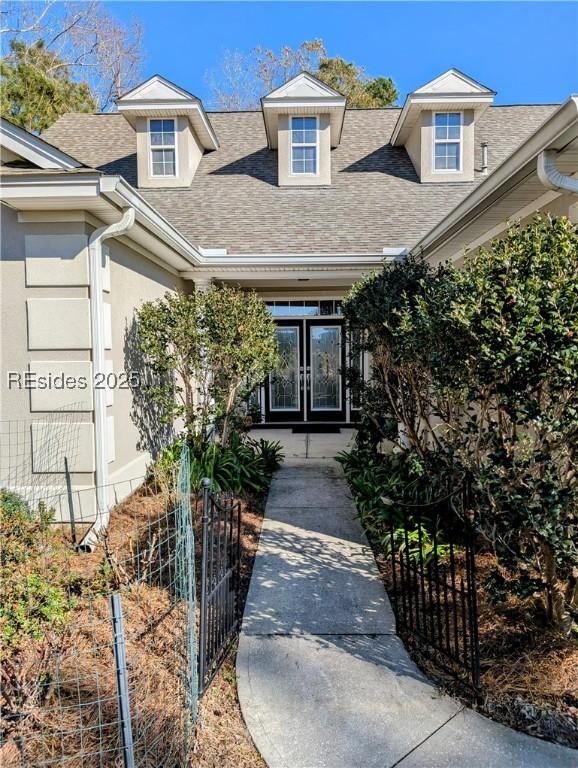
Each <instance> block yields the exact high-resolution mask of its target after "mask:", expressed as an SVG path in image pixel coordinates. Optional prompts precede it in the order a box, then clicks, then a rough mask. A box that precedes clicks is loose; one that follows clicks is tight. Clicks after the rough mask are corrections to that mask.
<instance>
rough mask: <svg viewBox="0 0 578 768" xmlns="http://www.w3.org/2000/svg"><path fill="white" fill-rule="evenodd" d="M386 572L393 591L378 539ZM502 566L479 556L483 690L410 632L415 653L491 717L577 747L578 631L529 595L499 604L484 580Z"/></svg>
mask: <svg viewBox="0 0 578 768" xmlns="http://www.w3.org/2000/svg"><path fill="white" fill-rule="evenodd" d="M369 538H370V544H371V546H372V548H373V551H374V554H375V558H376V561H377V564H378V567H379V571H380V574H381V576H382V579H383V581H384V584H385V586H386V589H387V590H388V591H391V563H390V560H389V558H388V557H386V556H385V555H384V554H383V552H381V551H380V548H379V544H378V543H377V542H375V541H371V537H369ZM495 566H496V560H495V557H494V556H493V555H492V554H489V553H485V554H481V555H478V557H477V559H476V572H477V582H478V592H477V594H478V611H479V625H478V626H479V648H480V659H481V665H480V666H481V696H480V698H477V697H476V695H475V694H474V693H473V691H470V690H469V689H468V688H465V687H464V686H463V685H461V684H460V683H458V682H456V681H455V679H454V678H452V677H451V676H449V675H448V674H447V673H446V672H445V671H444V670H443V669H442V668H441V667H440V666H439V665H438V664H436V662H435V660H434V659H432V654H430V653H426V652H425V651H426V650H427V649H424V648H423V646H420V643H419V641H418V640H417V639H416V638H414V637H404V641H405V644H406V647H407V650H408V652H409V654H410V656H411V657H412V658H413V660H414V661H415V662H416V664H417V665H418V667H420V668H421V669H422V670H423V671H424V672H425V673H426V674H427V675H428V677H430V678H431V679H433V680H434V681H435V682H436V683H437V684H438V685H439V686H440V688H441V689H442V690H443V691H445V692H447V693H448V694H450V695H451V696H454V697H456V698H458V699H460V700H461V701H463V702H464V703H465V704H467V706H469V707H471V708H472V709H475V710H477V711H478V712H480V713H481V714H483V715H486V716H487V717H490V718H491V719H492V720H496V721H497V722H500V723H503V724H504V725H508V726H510V727H511V728H515V729H516V730H519V731H523V732H525V733H528V734H530V735H532V736H536V737H538V738H541V739H545V740H548V741H553V742H556V743H559V744H562V745H564V746H568V747H574V748H578V638H577V637H576V636H575V635H574V636H568V635H564V634H562V633H560V632H557V631H556V630H555V629H553V628H552V627H549V626H547V625H546V624H545V622H544V621H543V619H542V618H541V615H540V613H539V612H538V611H537V610H536V608H535V607H534V606H533V605H532V603H531V601H529V600H526V601H524V600H520V599H517V598H514V597H509V598H508V600H507V601H506V602H504V603H501V604H498V605H495V604H492V602H491V601H490V599H489V595H488V594H487V592H486V590H485V589H484V587H483V584H484V582H485V580H486V576H487V574H488V573H489V572H490V570H491V569H492V568H494V567H495Z"/></svg>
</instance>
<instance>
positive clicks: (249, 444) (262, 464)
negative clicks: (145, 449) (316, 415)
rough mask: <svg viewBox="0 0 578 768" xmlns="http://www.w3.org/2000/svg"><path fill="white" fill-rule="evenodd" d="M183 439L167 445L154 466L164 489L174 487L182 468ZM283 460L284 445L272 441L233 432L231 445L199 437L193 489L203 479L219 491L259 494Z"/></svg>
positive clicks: (194, 452) (194, 456)
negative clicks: (242, 435) (176, 475)
mask: <svg viewBox="0 0 578 768" xmlns="http://www.w3.org/2000/svg"><path fill="white" fill-rule="evenodd" d="M181 445H182V443H181V441H177V442H176V443H174V444H173V445H172V446H170V447H168V448H166V449H165V450H164V451H163V452H162V454H161V456H160V458H159V459H158V461H157V463H156V464H155V467H154V469H153V475H154V477H155V479H156V480H157V482H159V484H160V486H161V489H162V488H163V487H164V486H165V485H166V487H167V488H168V487H171V481H172V479H173V478H174V477H175V474H176V472H177V469H178V462H179V459H180V452H181ZM282 461H283V454H282V452H281V444H280V443H278V442H270V441H268V440H263V439H261V440H259V441H256V440H252V439H251V438H249V437H245V438H241V437H240V436H239V435H238V434H237V433H235V432H234V433H232V434H231V437H230V441H229V445H228V446H224V445H222V444H221V443H210V442H207V441H204V440H200V439H195V440H193V441H192V445H191V488H192V490H193V491H194V492H198V491H199V490H200V488H201V483H202V480H203V478H205V477H207V478H208V479H209V480H210V481H211V488H212V489H213V490H214V491H216V492H217V493H219V492H221V491H232V492H233V493H237V494H241V493H255V494H259V493H261V492H263V491H265V490H266V489H267V488H268V487H269V485H270V483H271V476H272V474H273V472H274V471H275V470H276V469H278V467H279V466H280V465H281V462H282Z"/></svg>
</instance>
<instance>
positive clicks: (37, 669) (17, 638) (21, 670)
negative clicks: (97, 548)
mask: <svg viewBox="0 0 578 768" xmlns="http://www.w3.org/2000/svg"><path fill="white" fill-rule="evenodd" d="M51 520H52V511H51V510H48V509H46V507H45V506H44V505H43V504H40V505H39V508H38V509H37V510H33V509H31V508H30V506H29V505H28V504H27V503H26V502H25V501H24V500H23V499H22V498H20V497H19V496H18V495H17V494H15V493H12V492H11V491H7V490H3V489H2V490H0V531H1V535H2V542H1V545H2V546H1V550H0V583H1V584H2V602H1V603H0V640H1V649H0V665H1V667H2V711H3V718H2V730H3V734H2V735H1V736H0V738H2V737H4V738H5V737H7V735H8V734H9V733H10V731H11V729H12V728H14V727H16V726H17V724H18V723H19V722H21V720H22V719H23V718H25V717H27V716H28V715H29V714H30V713H31V712H32V711H33V710H34V707H36V706H38V705H39V704H40V703H41V702H42V699H43V698H44V696H45V695H46V693H47V691H48V690H49V687H50V680H51V675H52V673H53V669H54V666H55V664H56V661H57V659H58V658H59V656H60V655H61V654H62V652H63V649H64V646H65V637H66V629H67V625H68V621H69V618H70V616H71V613H72V610H73V609H74V607H75V602H74V600H72V599H71V597H70V589H69V586H70V583H71V582H72V581H73V579H74V575H73V574H72V573H71V572H70V568H69V562H68V555H69V554H70V553H69V551H68V549H67V547H66V545H65V544H64V542H63V541H62V539H61V538H59V535H58V533H57V532H56V531H54V530H53V529H52V528H51V525H50V523H51Z"/></svg>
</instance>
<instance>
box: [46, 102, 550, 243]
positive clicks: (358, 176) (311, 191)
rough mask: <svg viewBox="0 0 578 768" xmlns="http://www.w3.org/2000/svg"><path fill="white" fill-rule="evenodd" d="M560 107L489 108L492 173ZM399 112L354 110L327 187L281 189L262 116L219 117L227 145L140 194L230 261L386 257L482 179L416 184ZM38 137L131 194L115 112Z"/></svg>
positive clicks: (127, 146) (125, 128)
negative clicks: (236, 256) (253, 256)
mask: <svg viewBox="0 0 578 768" xmlns="http://www.w3.org/2000/svg"><path fill="white" fill-rule="evenodd" d="M555 108H556V107H555V106H553V105H533V106H510V107H490V108H489V109H488V110H487V111H486V112H485V114H484V115H483V116H482V117H481V118H480V120H479V122H478V124H477V125H476V136H475V144H476V167H479V165H480V152H481V150H480V144H481V142H482V141H487V142H488V154H489V171H490V173H491V172H492V171H493V170H494V169H495V168H496V167H497V166H498V165H499V164H500V163H502V162H503V161H504V160H505V159H506V157H508V156H509V155H510V154H511V153H512V152H513V151H514V150H515V149H516V147H518V146H519V145H520V144H521V143H522V142H523V140H524V139H526V138H527V137H528V136H530V135H531V134H532V133H533V132H534V131H535V130H536V129H537V128H538V127H539V126H540V125H541V124H542V123H543V122H544V120H546V119H547V117H549V115H550V114H551V113H552V112H553V111H554V109H555ZM398 114H399V109H393V108H390V109H370V110H347V112H346V116H345V123H344V128H343V135H342V140H341V144H340V146H339V147H337V148H336V149H334V150H333V151H332V155H331V156H332V163H331V164H332V184H331V186H330V187H300V188H297V187H293V188H288V187H278V186H277V153H276V152H273V151H271V150H269V149H267V142H266V138H265V129H264V125H263V118H262V115H261V113H260V112H215V113H210V114H209V118H210V120H211V123H212V125H213V127H214V129H215V132H216V134H217V136H218V139H219V142H220V148H219V149H218V150H216V151H214V152H209V153H206V154H205V155H204V157H203V159H202V160H201V163H200V166H199V168H198V170H197V173H196V175H195V178H194V179H193V182H192V184H191V186H190V187H188V188H185V189H141V190H140V192H141V193H142V195H143V196H144V197H145V198H146V199H147V201H149V202H150V203H151V204H152V205H153V206H154V207H155V208H157V210H158V211H159V212H160V213H161V214H163V215H164V216H165V217H166V218H167V219H168V220H169V221H170V222H171V223H172V224H173V225H174V226H175V227H177V228H178V229H179V230H180V231H181V232H182V234H183V235H184V236H185V237H186V238H188V239H189V240H190V241H191V242H192V243H194V244H195V245H199V246H201V247H204V248H227V249H228V252H229V253H381V251H382V249H383V248H384V247H396V246H412V245H414V244H415V243H416V242H417V241H418V240H419V239H420V238H421V237H422V236H423V235H425V234H426V232H427V231H428V230H429V229H431V227H432V226H433V225H435V224H436V223H437V222H438V221H440V220H441V219H442V218H443V217H444V216H445V215H446V214H447V213H449V211H450V210H451V209H452V208H454V207H455V206H456V205H457V204H458V203H459V202H460V201H461V200H462V199H463V198H464V197H465V196H466V195H467V194H468V193H469V192H471V191H472V189H474V187H475V186H476V184H477V183H479V181H480V180H481V179H483V178H485V177H484V176H481V175H479V174H477V178H476V181H474V182H471V183H450V184H440V183H436V184H420V183H419V180H418V177H417V176H416V173H415V171H414V169H413V166H412V164H411V161H410V159H409V157H408V155H407V153H406V151H405V149H403V148H399V147H392V146H391V145H390V144H389V138H390V136H391V133H392V130H393V127H394V125H395V122H396V120H397V117H398ZM43 138H46V139H47V140H48V141H50V142H51V143H53V144H55V145H56V146H57V147H59V148H60V149H62V150H64V151H65V152H67V153H69V154H70V155H72V156H73V157H75V158H76V159H78V160H79V161H81V162H83V163H85V164H86V165H89V166H91V167H93V168H98V169H100V170H102V171H104V172H106V173H110V174H120V175H122V176H124V178H125V179H126V180H127V181H128V182H129V183H131V184H133V185H135V186H136V182H137V180H136V135H135V132H134V129H133V128H132V127H131V126H130V125H129V124H128V122H127V121H126V120H125V119H124V117H123V116H122V115H120V114H115V113H112V114H102V115H87V114H68V115H64V116H63V117H61V118H60V119H59V120H58V121H57V122H56V123H55V124H54V125H53V126H51V127H50V128H49V129H48V130H47V131H45V132H44V134H43Z"/></svg>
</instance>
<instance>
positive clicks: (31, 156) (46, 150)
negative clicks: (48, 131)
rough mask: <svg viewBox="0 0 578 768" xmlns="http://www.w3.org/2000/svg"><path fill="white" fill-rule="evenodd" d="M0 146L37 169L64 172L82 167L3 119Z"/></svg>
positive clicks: (0, 129)
mask: <svg viewBox="0 0 578 768" xmlns="http://www.w3.org/2000/svg"><path fill="white" fill-rule="evenodd" d="M0 145H1V146H3V147H6V149H8V150H10V152H13V153H14V154H15V155H18V156H19V157H21V158H22V159H23V160H28V162H30V163H32V164H33V165H36V166H38V168H43V169H55V170H63V171H66V170H70V169H71V168H81V167H82V163H79V162H78V160H75V159H74V158H73V157H71V156H70V155H67V154H66V153H65V152H61V151H60V150H59V149H57V148H56V147H53V146H52V144H49V143H48V142H47V141H44V139H41V138H40V136H35V135H34V134H33V133H29V132H28V131H26V130H24V128H20V127H19V126H17V125H14V124H13V123H11V122H10V121H9V120H5V119H4V118H0Z"/></svg>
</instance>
